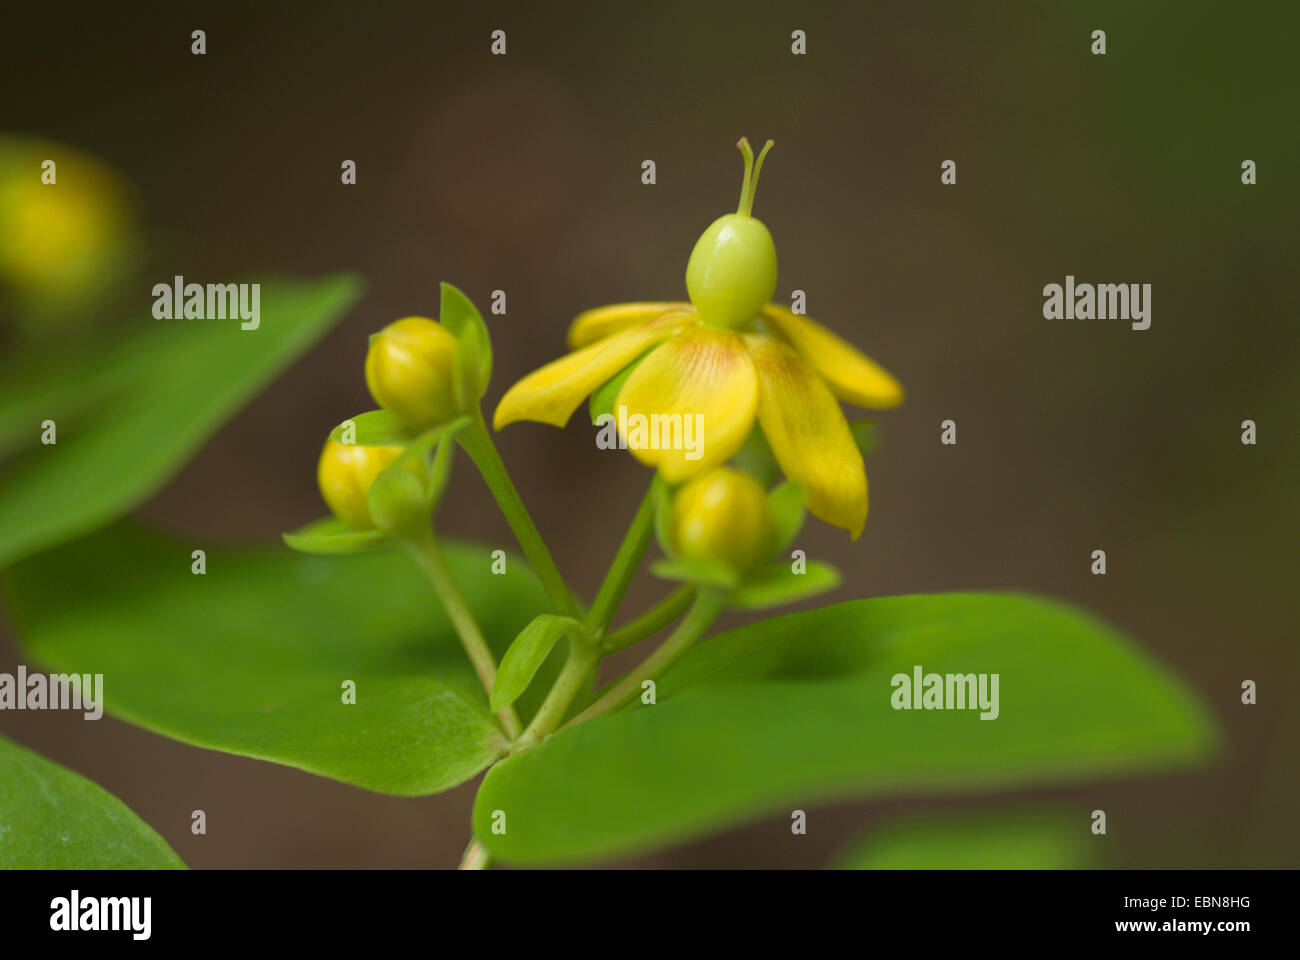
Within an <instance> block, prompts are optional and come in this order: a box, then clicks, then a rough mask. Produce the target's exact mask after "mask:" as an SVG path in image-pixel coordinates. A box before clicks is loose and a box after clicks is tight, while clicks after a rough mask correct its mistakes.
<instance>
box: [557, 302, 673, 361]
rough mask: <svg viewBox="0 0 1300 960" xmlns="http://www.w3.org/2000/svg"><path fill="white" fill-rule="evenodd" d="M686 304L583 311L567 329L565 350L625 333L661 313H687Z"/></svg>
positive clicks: (617, 305) (620, 305)
mask: <svg viewBox="0 0 1300 960" xmlns="http://www.w3.org/2000/svg"><path fill="white" fill-rule="evenodd" d="M690 309H691V305H690V304H689V303H678V302H674V303H668V302H664V303H615V304H612V305H610V306H608V307H596V308H595V309H594V310H584V311H583V312H582V313H580V314H578V316H577V317H575V318H574V320H573V323H572V324H570V325H569V349H571V350H577V349H578V348H579V347H585V346H587V344H589V343H595V342H596V341H597V340H604V339H605V338H606V337H608V336H610V335H611V334H615V333H618V332H619V331H620V330H626V329H627V328H628V327H630V326H632V325H633V324H634V323H640V322H641V321H643V320H653V319H654V318H655V317H660V316H663V315H664V314H665V313H680V312H681V311H683V310H690Z"/></svg>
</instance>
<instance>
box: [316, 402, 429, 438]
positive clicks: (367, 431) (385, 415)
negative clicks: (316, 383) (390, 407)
mask: <svg viewBox="0 0 1300 960" xmlns="http://www.w3.org/2000/svg"><path fill="white" fill-rule="evenodd" d="M348 424H352V438H351V439H350V440H345V439H344V438H343V435H344V433H345V432H346V427H347V426H348ZM419 436H420V428H419V427H414V426H411V424H409V423H407V422H406V421H405V420H402V419H401V418H399V417H395V416H394V415H393V414H391V413H389V412H388V411H387V410H367V411H366V412H365V413H358V414H357V415H356V416H355V417H348V419H346V420H344V421H343V422H342V423H340V424H339V425H338V426H337V427H335V428H334V429H333V430H331V431H330V439H331V440H333V441H335V442H336V443H354V444H356V445H357V446H359V447H404V446H406V445H407V444H409V443H411V442H412V441H413V440H415V439H416V438H417V437H419Z"/></svg>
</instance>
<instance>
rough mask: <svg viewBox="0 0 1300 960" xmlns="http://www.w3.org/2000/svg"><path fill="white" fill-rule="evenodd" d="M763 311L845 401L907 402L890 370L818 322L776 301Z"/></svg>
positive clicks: (871, 403)
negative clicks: (904, 400) (779, 304)
mask: <svg viewBox="0 0 1300 960" xmlns="http://www.w3.org/2000/svg"><path fill="white" fill-rule="evenodd" d="M762 313H763V318H764V319H765V320H767V321H768V322H770V323H771V324H772V326H773V327H775V328H776V331H777V332H778V333H779V334H781V336H783V337H785V339H786V340H788V341H789V342H790V345H791V346H792V347H794V348H795V350H796V351H798V353H799V355H800V356H802V357H803V358H804V359H805V360H807V361H808V362H809V363H810V364H811V365H812V368H813V369H814V370H816V371H817V372H818V373H819V374H821V376H822V379H824V380H825V381H826V382H827V383H828V384H830V388H831V390H832V391H833V392H834V393H835V395H836V396H837V397H839V398H840V399H841V400H846V401H848V402H849V403H856V404H858V406H862V407H871V408H873V409H876V410H886V409H888V408H890V407H896V406H898V405H899V404H900V403H902V402H903V388H902V386H901V385H900V384H899V382H898V381H897V380H895V379H894V378H893V376H891V375H890V374H889V373H888V371H886V370H885V369H884V368H883V367H881V366H880V365H879V364H878V363H876V361H874V360H872V359H871V358H870V357H868V356H867V355H866V354H865V353H863V352H862V351H861V350H859V349H858V348H857V347H855V346H853V344H851V343H849V342H848V341H847V340H845V339H843V338H842V337H840V336H838V335H836V334H834V333H832V332H831V331H830V330H828V329H826V328H825V327H823V326H822V325H821V324H820V323H818V322H817V321H815V320H810V319H809V318H808V317H801V316H799V314H797V313H793V312H791V311H790V310H788V309H786V308H785V307H782V306H778V305H777V304H775V303H769V304H768V305H767V306H766V307H764V308H763V311H762Z"/></svg>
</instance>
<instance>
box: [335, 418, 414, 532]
mask: <svg viewBox="0 0 1300 960" xmlns="http://www.w3.org/2000/svg"><path fill="white" fill-rule="evenodd" d="M402 450H403V448H402V447H363V446H360V445H359V444H355V443H339V442H338V441H337V440H327V441H326V442H325V449H324V450H322V451H321V455H320V463H319V464H318V465H317V467H316V482H317V484H319V485H320V493H321V496H322V497H324V498H325V503H326V504H327V505H328V506H329V508H330V510H332V511H333V512H334V515H335V516H336V517H338V518H339V519H340V520H342V521H343V522H344V523H346V524H347V525H348V526H350V527H353V528H355V529H357V530H371V529H374V526H375V523H374V521H373V520H371V518H370V508H369V507H368V506H367V505H366V496H367V495H368V494H369V493H370V486H371V484H373V483H374V482H375V477H377V476H379V474H380V473H382V472H383V470H384V468H385V467H387V466H388V465H389V464H391V463H392V462H393V461H394V460H396V459H397V458H398V457H399V456H401V455H402Z"/></svg>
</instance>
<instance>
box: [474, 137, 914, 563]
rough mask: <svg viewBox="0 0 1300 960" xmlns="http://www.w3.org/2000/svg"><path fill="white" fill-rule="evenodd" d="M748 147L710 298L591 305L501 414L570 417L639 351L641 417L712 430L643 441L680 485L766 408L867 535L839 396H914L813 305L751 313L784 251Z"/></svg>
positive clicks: (851, 525) (768, 421) (777, 443)
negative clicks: (730, 293)
mask: <svg viewBox="0 0 1300 960" xmlns="http://www.w3.org/2000/svg"><path fill="white" fill-rule="evenodd" d="M770 143H771V141H769V146H770ZM740 146H741V149H742V152H743V153H744V154H745V157H746V174H745V183H744V186H743V188H742V194H741V205H740V211H739V212H738V213H737V214H729V215H727V216H726V217H723V218H719V220H718V221H715V223H714V224H713V225H712V226H710V227H709V229H708V230H706V231H705V233H704V235H703V236H702V237H701V240H700V243H698V244H697V245H696V248H695V251H694V252H693V253H692V255H691V262H690V264H689V266H688V270H687V283H688V290H690V292H691V295H692V297H693V300H698V301H699V302H691V303H687V302H676V301H674V302H654V303H624V304H617V305H614V306H609V307H600V308H598V309H595V310H588V311H587V312H585V313H583V314H580V315H579V316H578V317H577V319H576V320H574V322H573V325H572V326H571V327H570V329H569V346H570V347H571V348H572V349H573V352H572V353H570V354H568V355H567V356H565V357H562V358H561V359H559V360H556V361H554V362H553V363H549V364H547V365H546V366H544V367H542V368H541V369H539V370H537V371H535V372H533V373H531V374H529V375H528V376H526V377H524V378H523V379H522V380H520V381H519V382H518V383H516V384H515V385H514V386H513V387H511V388H510V390H509V391H507V392H506V395H505V396H504V397H503V398H502V399H501V403H500V404H499V405H498V406H497V410H496V416H495V418H494V421H493V423H494V426H495V427H496V428H497V429H498V430H499V429H501V428H502V427H504V426H505V425H506V424H508V423H514V422H515V421H517V420H535V421H538V422H541V423H549V424H551V425H553V426H563V425H564V424H565V423H567V422H568V420H569V417H570V416H571V415H572V414H573V411H574V410H576V409H577V407H578V405H579V404H580V403H582V401H583V399H584V398H585V397H586V396H587V395H589V394H590V393H592V392H593V391H595V390H596V389H597V388H599V387H600V386H601V385H602V384H604V383H606V382H607V381H609V380H611V379H613V378H614V377H615V376H616V375H617V374H618V373H619V372H620V371H622V370H623V369H624V368H626V367H628V366H629V365H630V364H632V363H633V361H637V360H638V359H639V361H640V362H639V363H637V365H636V366H635V368H634V369H633V370H632V372H631V374H630V375H629V376H628V377H627V379H626V381H625V382H624V383H623V385H622V387H621V389H620V390H619V393H618V398H617V400H616V401H615V409H616V410H617V409H618V408H620V407H621V408H625V410H626V412H627V415H628V416H629V417H631V416H632V415H634V414H641V415H644V416H645V417H646V418H652V417H654V416H655V415H660V416H661V417H662V416H664V415H668V416H671V415H681V416H691V415H699V417H700V419H699V420H697V421H696V422H698V423H699V424H700V425H701V427H702V441H703V442H702V444H701V445H700V446H699V448H698V449H695V450H691V449H645V448H644V447H642V448H637V449H633V450H632V453H633V455H634V456H636V457H637V459H638V460H640V461H641V462H642V463H645V464H646V465H648V466H653V467H656V468H657V469H658V470H659V472H660V474H661V475H662V476H663V477H664V479H665V480H667V481H668V482H669V483H674V484H675V483H680V482H682V481H684V480H687V479H689V478H691V477H693V476H697V475H699V474H700V473H702V472H704V471H707V470H710V469H712V468H714V467H717V466H720V465H721V464H723V463H724V462H726V461H727V460H728V459H730V458H731V457H732V456H733V455H734V454H735V453H736V451H737V450H739V449H740V447H741V445H742V444H743V443H744V442H745V440H746V438H747V437H748V436H749V434H750V432H751V431H752V430H753V428H754V423H755V421H756V420H757V422H758V425H759V426H760V427H761V428H762V430H763V433H764V435H765V436H766V437H767V441H768V444H769V445H770V446H771V448H772V452H773V454H774V455H775V457H776V460H777V463H779V464H780V466H781V469H782V470H783V471H784V472H785V475H786V476H787V477H789V478H790V479H791V480H797V481H798V482H799V483H800V484H802V485H803V489H804V494H805V496H806V498H807V505H808V509H809V511H811V512H812V514H813V515H814V516H817V517H820V518H821V519H822V520H824V521H826V522H827V523H831V524H834V525H835V526H838V527H843V528H844V529H846V530H848V531H849V533H850V534H851V535H852V536H853V539H855V540H856V539H857V538H858V536H859V535H860V534H861V532H862V527H863V525H864V524H865V522H866V517H867V476H866V470H865V468H864V466H863V462H862V454H861V452H860V451H859V450H858V447H857V444H856V443H855V442H854V440H853V436H852V433H851V432H850V430H849V426H848V422H847V421H846V420H845V418H844V413H843V411H842V410H841V409H840V405H839V401H840V400H844V401H847V402H850V403H855V404H858V405H860V406H864V407H872V408H876V409H887V408H889V407H893V406H897V405H898V404H899V403H901V402H902V400H903V389H902V387H901V386H900V385H899V383H898V381H897V380H895V379H894V378H893V377H892V376H890V374H889V373H887V372H886V371H885V370H884V369H883V368H881V367H880V366H879V365H877V364H876V363H875V362H874V361H873V360H871V359H870V358H869V357H867V356H866V355H865V354H863V353H862V352H860V351H859V350H858V349H857V348H855V347H854V346H852V345H851V344H849V343H847V342H846V341H844V340H842V339H841V338H840V337H838V336H837V335H836V334H834V333H832V332H831V331H830V330H828V329H826V328H825V327H823V326H821V325H820V324H818V323H816V322H815V321H813V320H811V319H810V318H808V317H805V316H801V315H798V314H795V313H793V312H791V311H790V310H788V309H786V308H785V307H782V306H778V305H777V304H775V303H766V304H765V305H762V306H759V307H758V308H757V310H756V312H755V313H754V314H753V315H749V314H748V310H749V309H750V307H749V306H748V305H749V304H752V303H754V302H758V301H755V300H754V292H755V291H756V290H757V291H764V296H765V297H766V296H770V292H768V291H770V290H771V289H772V285H773V284H774V282H775V279H774V278H775V264H776V255H775V250H774V249H768V248H769V247H770V245H771V238H770V235H769V234H768V233H767V229H766V227H763V226H762V224H761V223H759V222H758V221H756V220H753V218H752V217H750V216H749V212H748V211H749V208H750V206H751V205H752V202H753V188H754V186H755V184H756V181H757V174H756V172H755V173H754V174H753V175H752V176H751V161H752V153H751V152H750V151H749V149H748V148H749V145H748V143H746V142H745V141H743V140H742V141H741V144H740ZM764 153H766V150H764ZM759 162H760V166H761V162H762V157H761V156H760V158H759ZM751 225H752V226H751ZM719 278H720V279H719ZM728 289H732V290H734V291H735V297H734V298H733V299H732V300H728V299H727V298H726V297H725V292H726V290H728ZM738 305H740V306H738ZM741 309H743V310H744V311H745V312H744V313H741V314H738V313H737V311H738V310H741ZM738 317H747V319H745V320H743V321H741V320H740V319H738ZM662 422H667V421H662ZM620 429H621V428H620ZM631 446H632V445H631V444H629V447H631ZM661 446H662V445H661ZM678 446H682V445H680V444H679V445H678Z"/></svg>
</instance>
